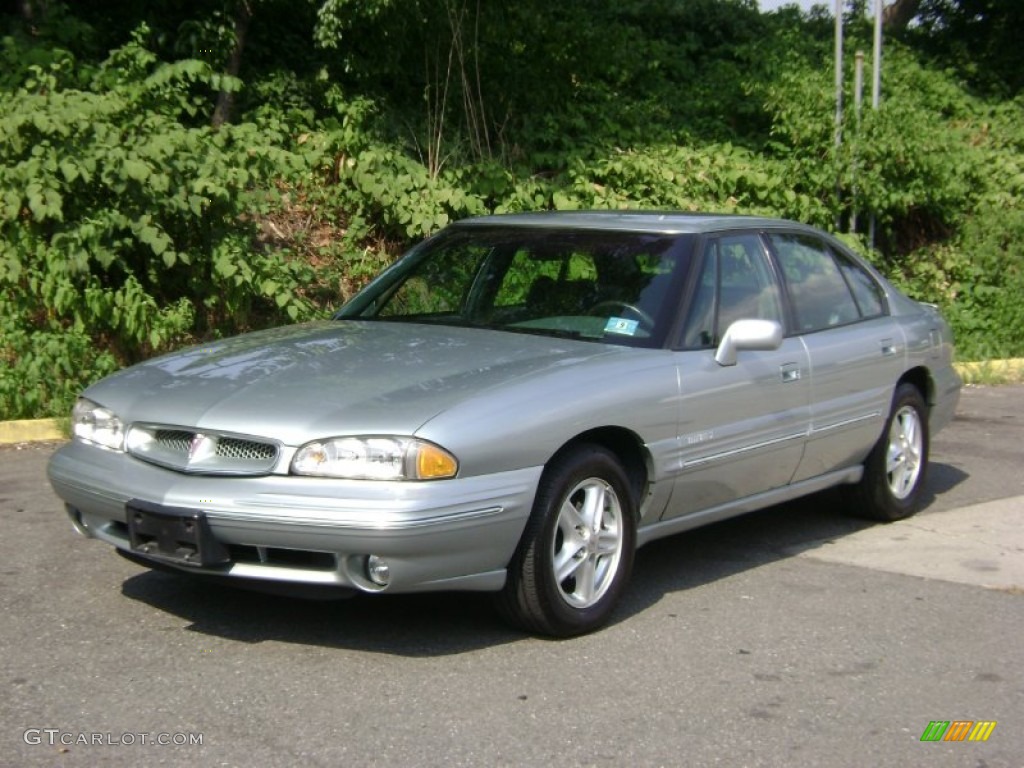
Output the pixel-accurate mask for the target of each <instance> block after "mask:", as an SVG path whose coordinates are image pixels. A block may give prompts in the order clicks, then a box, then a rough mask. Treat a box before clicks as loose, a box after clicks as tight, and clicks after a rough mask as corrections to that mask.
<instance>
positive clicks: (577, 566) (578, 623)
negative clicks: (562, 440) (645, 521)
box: [497, 445, 636, 637]
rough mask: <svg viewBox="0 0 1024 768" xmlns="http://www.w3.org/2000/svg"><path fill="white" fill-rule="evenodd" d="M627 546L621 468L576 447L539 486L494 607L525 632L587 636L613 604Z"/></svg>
mask: <svg viewBox="0 0 1024 768" xmlns="http://www.w3.org/2000/svg"><path fill="white" fill-rule="evenodd" d="M635 546H636V512H635V502H634V499H633V494H632V493H631V491H630V486H629V481H628V479H627V478H626V474H625V472H624V470H623V469H622V466H621V464H620V463H619V461H618V460H617V459H616V458H615V456H614V455H613V454H612V453H611V452H610V451H608V450H606V449H605V448H603V447H601V446H597V445H583V446H579V447H577V448H575V449H573V450H572V451H571V452H569V453H567V454H564V455H563V456H561V457H558V458H556V459H555V461H554V462H553V463H552V464H551V465H550V466H549V467H548V469H547V470H546V471H545V473H544V476H543V477H542V478H541V482H540V486H539V488H538V491H537V497H536V499H535V501H534V505H533V512H532V513H531V515H530V520H529V522H528V523H527V525H526V530H525V531H524V532H523V537H522V539H521V541H520V543H519V547H518V548H517V550H516V553H515V555H514V556H513V558H512V562H511V563H509V571H508V580H507V582H506V584H505V588H504V590H502V592H501V593H500V594H499V596H498V599H497V601H498V607H499V609H500V610H501V612H502V613H503V614H504V615H505V617H506V618H508V619H509V620H510V621H511V622H512V623H514V624H516V625H517V626H520V627H522V628H524V629H527V630H529V631H532V632H538V633H542V634H548V635H556V636H560V637H568V636H571V635H579V634H582V633H584V632H590V631H592V630H594V629H596V628H598V627H599V626H601V625H602V624H604V623H605V622H606V621H607V620H608V618H609V616H610V615H611V613H612V610H613V609H614V607H615V604H616V603H617V602H618V599H619V597H620V595H621V594H622V591H623V589H624V588H625V585H626V582H627V581H628V579H629V574H630V571H631V570H632V567H633V553H634V549H635Z"/></svg>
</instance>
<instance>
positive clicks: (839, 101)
mask: <svg viewBox="0 0 1024 768" xmlns="http://www.w3.org/2000/svg"><path fill="white" fill-rule="evenodd" d="M835 12H836V36H835V37H836V53H835V59H836V126H835V156H836V216H835V227H836V230H838V229H839V219H840V216H839V208H840V197H841V187H840V175H839V148H840V147H841V146H842V145H843V0H836V2H835Z"/></svg>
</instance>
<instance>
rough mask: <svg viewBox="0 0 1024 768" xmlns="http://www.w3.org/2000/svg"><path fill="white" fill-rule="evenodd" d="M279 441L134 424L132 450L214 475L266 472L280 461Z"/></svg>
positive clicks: (160, 461)
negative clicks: (278, 459)
mask: <svg viewBox="0 0 1024 768" xmlns="http://www.w3.org/2000/svg"><path fill="white" fill-rule="evenodd" d="M278 451H279V447H278V444H277V443H275V442H271V441H268V440H260V439H257V438H252V437H245V436H242V435H230V434H224V433H218V432H208V431H202V432H200V431H198V430H190V429H182V428H180V427H173V426H165V425H162V424H133V425H132V427H131V430H130V432H129V436H128V452H129V453H131V455H132V456H135V457H136V458H137V459H141V460H142V461H146V462H149V463H151V464H159V465H160V466H162V467H167V468H169V469H175V470H177V471H179V472H188V473H198V474H211V475H265V474H269V473H270V472H271V471H273V469H274V465H275V464H276V463H277V456H278Z"/></svg>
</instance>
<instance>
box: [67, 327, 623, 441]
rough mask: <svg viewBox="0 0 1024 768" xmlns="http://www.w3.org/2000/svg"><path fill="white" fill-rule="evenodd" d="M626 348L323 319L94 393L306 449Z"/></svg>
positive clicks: (119, 404) (150, 414)
mask: <svg viewBox="0 0 1024 768" xmlns="http://www.w3.org/2000/svg"><path fill="white" fill-rule="evenodd" d="M623 351H625V350H624V348H621V347H614V346H606V345H602V344H595V343H590V342H579V341H572V340H562V339H552V338H547V337H541V336H530V335H523V334H517V333H509V332H501V331H490V330H485V329H472V328H454V327H447V326H431V325H412V324H406V323H389V322H379V321H378V322H369V321H324V322H318V323H308V324H304V325H296V326H287V327H284V328H277V329H273V330H270V331H261V332H257V333H251V334H246V335H243V336H238V337H235V338H232V339H228V340H225V341H219V342H213V343H210V344H204V345H201V346H197V347H192V348H190V349H186V350H183V351H180V352H176V353H173V354H170V355H165V356H163V357H159V358H155V359H153V360H150V361H148V362H145V363H142V364H139V365H136V366H133V367H132V368H128V369H126V370H124V371H122V372H120V373H118V374H115V375H113V376H111V377H108V378H106V379H104V380H103V381H101V382H99V383H97V384H95V385H93V386H92V387H90V388H89V389H88V390H87V391H86V392H85V393H84V395H85V397H88V398H89V399H91V400H94V401H95V402H97V403H99V404H100V405H103V406H104V407H106V408H109V409H111V410H113V411H114V412H115V413H117V414H118V415H119V416H120V417H121V418H122V419H124V420H125V421H127V422H153V423H160V424H170V425H180V426H188V427H196V428H202V429H208V430H211V431H214V430H218V431H225V432H236V433H239V434H248V435H262V436H266V437H272V438H275V439H278V440H281V441H283V442H284V443H286V444H291V445H298V444H300V443H302V442H305V441H307V440H310V439H314V438H316V437H326V436H330V435H340V434H414V433H415V432H416V430H417V429H418V428H419V427H420V426H421V425H423V424H424V423H425V422H427V421H428V420H430V419H431V418H432V417H434V416H436V415H437V414H439V413H441V412H443V411H445V410H446V409H448V408H450V407H452V406H453V405H455V404H457V403H458V402H460V401H462V400H465V399H467V398H471V397H475V396H477V395H480V394H482V393H485V392H487V391H489V390H492V389H494V388H496V387H499V386H501V385H504V384H508V383H510V382H514V381H517V380H520V379H524V378H527V377H532V376H536V375H538V374H540V373H542V372H544V371H547V370H551V369H554V368H561V367H565V366H572V365H577V364H580V363H582V362H584V361H588V360H592V359H594V358H597V357H602V356H607V355H614V354H616V353H621V352H623Z"/></svg>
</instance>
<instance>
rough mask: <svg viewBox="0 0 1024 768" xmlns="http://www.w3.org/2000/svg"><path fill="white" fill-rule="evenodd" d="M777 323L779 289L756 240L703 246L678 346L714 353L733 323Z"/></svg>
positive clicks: (737, 237) (723, 239)
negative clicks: (691, 297)
mask: <svg viewBox="0 0 1024 768" xmlns="http://www.w3.org/2000/svg"><path fill="white" fill-rule="evenodd" d="M744 319H759V320H775V321H777V322H780V323H781V322H782V303H781V301H780V299H779V286H778V283H777V282H776V280H775V276H774V274H773V272H772V269H771V266H770V265H769V263H768V259H767V258H766V256H765V253H764V250H763V249H762V248H761V242H760V240H759V239H758V237H757V235H754V234H748V235H729V236H726V237H721V238H718V239H715V240H711V241H709V242H708V244H707V246H706V248H705V250H704V263H703V267H702V269H701V275H700V278H699V282H698V284H697V290H696V292H695V294H694V297H693V303H692V305H691V306H690V312H689V316H688V317H687V322H686V330H685V333H684V336H683V344H684V346H685V347H687V348H690V349H694V348H697V349H700V348H706V347H713V346H715V345H716V344H718V342H719V341H720V340H721V338H722V335H723V334H724V333H725V331H726V329H727V328H728V327H729V326H730V325H732V324H733V323H734V322H736V321H737V320H744Z"/></svg>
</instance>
